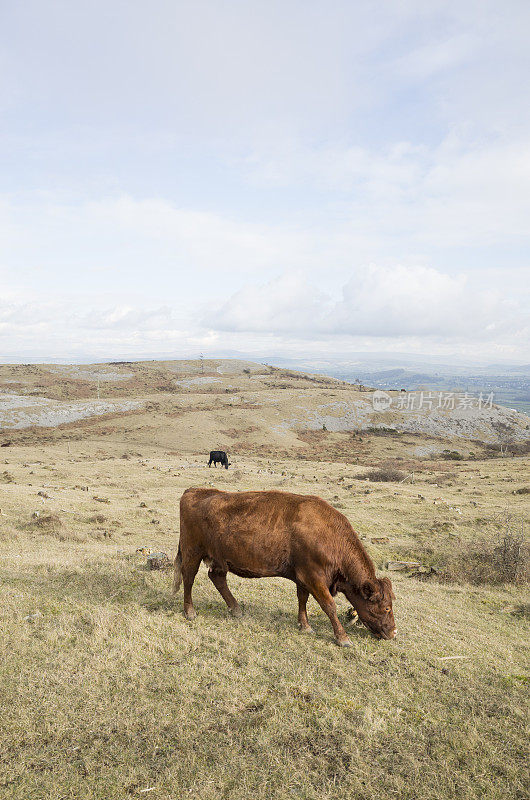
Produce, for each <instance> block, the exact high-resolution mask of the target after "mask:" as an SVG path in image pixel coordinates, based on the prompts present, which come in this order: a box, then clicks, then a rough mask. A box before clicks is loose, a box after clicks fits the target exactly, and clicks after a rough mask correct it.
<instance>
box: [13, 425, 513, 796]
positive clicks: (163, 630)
mask: <svg viewBox="0 0 530 800" xmlns="http://www.w3.org/2000/svg"><path fill="white" fill-rule="evenodd" d="M142 435H143V436H145V437H146V438H147V433H146V432H144V433H143V434H142ZM382 446H383V445H382V444H381V443H380V442H379V441H378V442H377V447H382ZM137 447H138V445H137V444H136V443H134V444H133V445H132V446H131V445H130V444H127V443H126V442H125V441H124V440H123V439H121V440H118V439H116V437H115V436H113V435H111V436H106V437H100V438H98V439H97V440H93V441H92V440H86V441H83V440H82V441H72V442H71V443H70V444H68V443H67V442H66V441H64V440H61V441H58V442H57V443H39V442H36V443H35V444H34V445H29V444H26V445H25V446H20V445H17V446H13V447H11V448H9V449H7V450H5V451H2V456H3V457H4V454H5V458H4V461H5V463H4V464H2V465H1V468H0V473H1V472H3V471H4V470H5V472H6V473H8V477H4V478H3V480H6V481H10V482H6V483H1V484H0V498H1V499H0V509H1V512H2V516H0V524H1V536H0V559H1V562H0V563H1V569H0V577H1V581H2V583H1V586H0V591H1V595H2V598H1V619H0V625H1V628H0V635H1V639H2V642H1V659H2V668H1V680H0V699H1V706H2V709H3V713H2V715H1V717H0V759H1V767H0V790H1V791H0V793H1V796H2V798H4V797H5V798H6V800H7V799H8V798H9V800H11V798H12V799H13V800H14V798H17V800H33V799H34V798H35V800H41V799H44V798H47V799H49V800H63V799H64V798H79V799H80V800H81V798H82V800H92V799H94V800H95V799H96V798H97V800H114V799H115V798H116V799H117V798H120V799H122V798H128V797H151V798H157V799H162V800H169V798H171V800H175V798H179V799H180V798H200V799H201V800H210V798H212V800H213V798H216V799H217V798H224V797H226V798H228V797H230V798H232V799H233V800H247V799H248V798H256V800H261V798H263V799H264V798H288V797H289V798H291V797H300V798H311V799H312V798H315V800H316V798H318V799H319V800H332V799H333V800H335V798H336V799H337V800H338V799H339V798H341V800H342V798H359V800H361V799H362V800H372V798H373V799H374V800H375V798H378V800H379V798H381V797H390V798H403V799H404V800H405V799H406V800H412V799H413V798H414V799H416V800H420V798H421V800H423V798H434V799H436V798H440V799H442V798H443V799H444V800H445V799H446V798H498V799H499V800H501V798H502V800H504V799H505V798H526V797H527V796H528V788H529V787H528V784H526V785H525V770H524V766H525V758H526V757H527V742H528V739H527V729H526V723H527V716H526V714H527V708H528V705H527V703H528V680H529V678H528V675H529V673H528V663H529V662H528V632H529V623H528V617H527V616H525V615H524V613H523V612H524V604H525V603H528V593H527V591H526V589H525V587H524V586H517V587H516V586H504V587H503V586H499V587H491V586H490V587H488V586H470V585H466V584H462V585H458V584H442V583H438V582H432V581H430V582H420V581H418V580H417V579H414V578H410V577H406V576H404V575H401V576H400V575H394V574H393V575H392V579H393V581H394V589H395V593H396V595H397V600H396V601H395V604H394V611H395V618H396V624H397V627H398V630H399V634H398V637H397V638H396V639H395V640H393V641H388V642H384V641H377V640H375V639H373V638H372V637H371V636H370V634H369V633H368V631H367V630H366V629H364V628H360V627H357V626H356V625H351V624H350V626H349V627H348V628H347V629H348V632H349V634H350V637H351V639H352V642H353V647H352V648H351V649H349V650H342V649H340V648H338V647H337V646H336V645H335V644H334V640H333V634H332V630H331V626H330V624H329V621H328V619H327V617H325V616H324V615H323V613H322V612H321V611H320V610H319V609H318V607H317V606H316V603H314V602H313V601H310V606H309V610H310V616H311V618H312V620H311V621H312V625H313V627H314V629H315V634H314V635H313V636H307V635H303V634H300V633H299V632H298V630H297V626H296V608H297V603H296V592H295V587H294V585H292V584H290V583H288V582H287V581H282V580H280V579H277V580H270V579H269V580H262V581H248V580H243V579H238V578H236V577H235V576H231V577H229V583H230V585H231V587H232V589H233V591H234V594H235V595H236V597H237V598H238V599H239V600H241V601H242V602H243V605H244V611H245V613H244V617H243V619H242V620H240V621H237V620H233V619H231V618H230V617H228V615H227V613H226V609H225V607H224V603H223V601H222V599H221V598H220V596H219V595H218V594H217V592H216V591H215V589H214V588H213V586H212V585H211V584H210V581H209V580H208V579H207V577H206V572H205V570H204V568H201V570H200V572H199V576H198V579H197V582H196V587H195V598H194V599H195V605H196V608H197V611H198V614H199V616H198V618H197V619H196V620H195V621H194V622H192V623H189V622H187V621H186V620H185V619H184V618H183V616H182V613H181V603H182V597H181V596H179V597H177V598H176V599H173V598H172V597H171V595H170V583H171V575H170V574H169V573H167V572H148V571H147V570H146V569H145V558H144V557H141V556H137V555H136V554H135V551H136V548H137V547H140V546H142V545H146V546H149V547H152V548H153V549H163V550H165V551H166V552H171V551H172V550H174V548H175V546H176V542H177V537H178V523H177V509H178V500H179V497H180V494H181V492H182V491H183V489H184V488H186V487H187V486H191V485H201V484H202V485H208V484H209V483H211V484H214V485H216V486H219V487H220V488H230V489H238V488H240V489H244V488H284V489H286V490H288V491H289V490H290V491H300V492H307V493H316V494H319V495H321V496H323V497H325V498H326V499H328V500H330V501H331V502H333V503H334V504H335V505H336V506H337V507H339V508H340V509H341V510H342V511H343V513H345V514H346V515H347V516H348V518H349V519H350V520H351V521H352V523H353V525H354V527H356V529H357V530H358V531H359V533H360V534H361V535H362V536H364V537H365V539H364V542H365V544H366V546H367V548H368V549H369V551H370V553H371V555H372V556H373V557H374V559H375V560H376V562H377V564H378V565H381V564H383V563H384V561H385V559H387V558H391V557H394V556H396V555H399V554H400V553H401V552H405V551H410V552H412V553H415V554H418V555H422V554H425V555H426V558H427V557H429V552H430V551H431V550H432V549H433V547H434V549H436V548H437V547H442V548H443V547H444V546H449V545H450V544H451V543H452V542H453V541H454V540H455V538H456V539H458V540H460V539H462V540H468V539H470V538H472V537H474V536H476V535H480V536H483V537H488V536H490V535H493V534H494V533H495V531H497V530H498V529H500V527H501V525H502V524H501V523H500V522H499V520H500V519H501V517H502V516H503V515H506V513H509V514H512V515H515V516H516V517H517V519H519V517H520V518H521V519H526V520H528V499H527V497H528V496H526V497H525V496H515V495H512V491H513V489H514V488H517V487H520V486H522V485H525V483H526V484H527V483H528V475H529V460H528V459H519V458H517V459H497V460H490V461H474V462H463V463H457V464H454V465H453V464H451V465H450V473H448V472H443V469H442V467H443V465H440V464H430V463H428V464H426V466H425V469H424V471H420V472H419V473H417V474H416V483H415V484H414V485H410V484H408V483H406V484H367V483H365V482H361V481H358V480H356V478H355V476H356V475H358V474H359V473H360V472H363V471H365V470H366V466H361V465H360V464H359V465H357V466H354V465H345V464H340V463H333V462H322V461H309V460H303V461H300V460H297V459H295V458H291V459H287V458H285V459H279V458H276V459H274V458H269V459H268V460H267V459H264V458H259V457H258V456H256V455H252V456H248V457H247V458H242V457H239V458H237V459H235V460H237V463H236V464H235V465H234V467H233V468H232V469H231V470H229V471H228V472H226V471H224V470H223V471H221V470H219V469H217V470H216V471H214V470H213V468H212V470H208V469H207V468H206V467H205V465H204V457H203V456H202V455H199V454H197V455H193V454H190V453H183V454H182V455H181V456H178V455H176V454H175V453H173V454H172V455H170V454H168V452H167V451H166V450H165V449H164V448H160V447H156V446H154V445H153V446H152V447H149V446H147V445H146V444H145V442H144V444H143V445H142V446H141V453H142V455H141V456H139V455H134V454H131V452H133V451H135V450H136V448H137ZM124 452H128V453H129V457H128V458H127V459H124V458H122V457H121V456H122V455H123V453H124ZM38 462H41V463H38ZM436 476H439V478H436ZM11 479H12V480H11ZM429 481H434V482H436V481H438V482H439V485H434V483H432V482H429ZM440 483H441V485H440ZM84 486H88V491H84V490H83V489H82V488H80V487H84ZM74 487H77V488H74ZM367 489H370V492H369V493H368V494H367V493H366V491H367ZM38 491H45V492H46V493H47V494H48V495H49V497H48V498H41V497H39V496H38V495H37V492H38ZM419 494H421V495H422V498H420V497H419V496H418V495H419ZM94 497H100V498H104V499H108V500H110V502H109V503H100V502H98V501H97V500H95V499H94ZM142 502H143V503H145V504H146V505H145V507H141V506H140V503H142ZM36 510H39V511H40V513H41V515H42V514H44V513H47V512H51V513H55V514H56V515H57V517H58V519H59V522H58V523H57V526H56V528H55V529H50V528H46V527H44V528H42V527H39V525H38V524H36V523H35V521H34V520H33V522H32V513H33V512H34V511H36ZM97 515H103V517H104V519H103V520H102V519H101V517H100V518H99V521H98V519H97ZM152 520H155V521H156V524H154V523H153V522H152ZM109 532H110V533H111V537H110V538H109V537H108V536H105V533H109ZM380 536H388V538H389V543H388V544H383V545H376V544H373V543H372V542H371V541H370V539H371V537H380ZM430 558H431V561H432V554H431V555H430ZM347 608H348V605H347V603H346V601H345V600H342V601H340V614H341V617H342V619H343V621H344V622H346V620H347ZM35 613H38V616H36V617H34V618H32V619H26V617H28V615H32V614H35ZM455 657H456V658H455Z"/></svg>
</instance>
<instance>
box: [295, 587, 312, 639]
mask: <svg viewBox="0 0 530 800" xmlns="http://www.w3.org/2000/svg"><path fill="white" fill-rule="evenodd" d="M296 594H297V595H298V627H299V628H300V630H301V631H302V632H303V633H313V628H312V627H311V625H310V624H309V620H308V618H307V598H308V597H309V592H308V591H307V589H304V588H303V586H299V585H298V584H297V586H296Z"/></svg>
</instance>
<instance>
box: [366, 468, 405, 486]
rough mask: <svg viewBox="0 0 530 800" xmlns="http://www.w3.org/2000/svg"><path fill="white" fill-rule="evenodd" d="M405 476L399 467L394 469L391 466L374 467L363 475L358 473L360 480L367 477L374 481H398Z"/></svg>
mask: <svg viewBox="0 0 530 800" xmlns="http://www.w3.org/2000/svg"><path fill="white" fill-rule="evenodd" d="M406 477H407V476H406V474H405V473H404V472H402V471H401V470H399V469H394V468H393V467H383V468H381V469H374V470H372V471H371V472H366V473H365V474H364V475H359V478H360V479H361V480H366V479H368V480H369V481H373V482H374V483H390V482H398V481H402V480H404V479H405V478H406Z"/></svg>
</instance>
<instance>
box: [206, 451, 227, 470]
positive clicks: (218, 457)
mask: <svg viewBox="0 0 530 800" xmlns="http://www.w3.org/2000/svg"><path fill="white" fill-rule="evenodd" d="M212 461H213V465H214V467H216V466H217V464H218V463H219V464H221V466H222V467H224V468H225V469H228V456H227V455H226V453H225V451H224V450H212V451H211V452H210V460H209V461H208V466H209V467H211V465H212Z"/></svg>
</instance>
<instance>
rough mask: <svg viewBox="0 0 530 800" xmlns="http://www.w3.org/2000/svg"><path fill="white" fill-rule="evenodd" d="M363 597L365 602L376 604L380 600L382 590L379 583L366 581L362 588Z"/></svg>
mask: <svg viewBox="0 0 530 800" xmlns="http://www.w3.org/2000/svg"><path fill="white" fill-rule="evenodd" d="M361 595H362V596H363V597H364V599H365V600H369V601H370V602H371V603H375V602H376V601H377V600H380V599H381V589H380V587H379V584H378V583H377V581H372V580H369V581H365V582H364V583H363V585H362V586H361Z"/></svg>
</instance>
